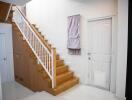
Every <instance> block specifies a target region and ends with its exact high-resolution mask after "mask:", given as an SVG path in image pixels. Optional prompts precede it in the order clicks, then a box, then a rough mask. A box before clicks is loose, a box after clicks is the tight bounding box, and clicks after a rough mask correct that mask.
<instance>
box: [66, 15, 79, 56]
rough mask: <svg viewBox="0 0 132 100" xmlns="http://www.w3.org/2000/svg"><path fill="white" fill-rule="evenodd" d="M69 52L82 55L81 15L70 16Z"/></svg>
mask: <svg viewBox="0 0 132 100" xmlns="http://www.w3.org/2000/svg"><path fill="white" fill-rule="evenodd" d="M67 48H68V52H69V54H72V55H80V53H81V48H80V15H73V16H69V17H68V43H67Z"/></svg>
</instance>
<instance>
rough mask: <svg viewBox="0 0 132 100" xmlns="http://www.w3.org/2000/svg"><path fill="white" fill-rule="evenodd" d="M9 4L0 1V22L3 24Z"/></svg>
mask: <svg viewBox="0 0 132 100" xmlns="http://www.w3.org/2000/svg"><path fill="white" fill-rule="evenodd" d="M9 7H10V4H8V3H4V2H1V1H0V22H3V21H4V20H5V18H6V16H7V13H8V10H9Z"/></svg>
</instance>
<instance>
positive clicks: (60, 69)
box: [56, 65, 68, 75]
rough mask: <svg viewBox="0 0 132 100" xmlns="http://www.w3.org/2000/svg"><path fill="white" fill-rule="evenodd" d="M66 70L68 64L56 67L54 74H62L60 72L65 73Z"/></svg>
mask: <svg viewBox="0 0 132 100" xmlns="http://www.w3.org/2000/svg"><path fill="white" fill-rule="evenodd" d="M67 71H68V66H66V65H65V66H60V67H57V69H56V74H57V75H59V74H62V73H65V72H67Z"/></svg>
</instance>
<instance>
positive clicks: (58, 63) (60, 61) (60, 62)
mask: <svg viewBox="0 0 132 100" xmlns="http://www.w3.org/2000/svg"><path fill="white" fill-rule="evenodd" d="M63 65H64V61H63V60H59V61H56V66H57V67H59V66H63Z"/></svg>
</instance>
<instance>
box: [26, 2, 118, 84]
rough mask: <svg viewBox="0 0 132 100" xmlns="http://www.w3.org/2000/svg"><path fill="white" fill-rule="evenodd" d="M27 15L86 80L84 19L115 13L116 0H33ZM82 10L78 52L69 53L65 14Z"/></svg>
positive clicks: (85, 29)
mask: <svg viewBox="0 0 132 100" xmlns="http://www.w3.org/2000/svg"><path fill="white" fill-rule="evenodd" d="M27 14H28V15H27V16H28V19H30V21H31V22H32V23H35V24H37V25H38V27H39V28H40V31H42V33H43V34H44V35H45V36H46V37H47V39H48V40H49V41H50V43H52V44H54V46H55V47H56V48H57V52H58V53H59V54H60V55H61V57H62V58H63V59H64V60H65V62H66V64H68V65H70V68H71V69H72V70H73V71H74V72H75V74H76V75H78V76H79V77H80V81H81V82H82V83H86V78H87V71H88V69H87V68H88V58H87V53H88V51H87V47H88V46H87V39H88V37H87V33H88V30H87V29H88V27H87V22H88V20H89V19H93V18H98V17H105V16H113V15H116V14H117V0H32V1H31V2H29V3H28V4H27ZM74 14H81V49H82V54H81V55H80V56H73V55H68V51H67V16H71V15H74Z"/></svg>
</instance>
